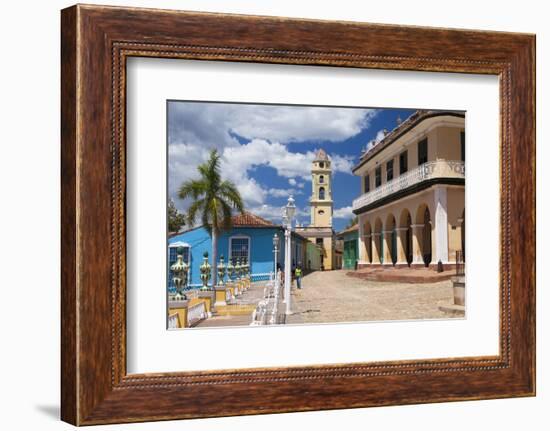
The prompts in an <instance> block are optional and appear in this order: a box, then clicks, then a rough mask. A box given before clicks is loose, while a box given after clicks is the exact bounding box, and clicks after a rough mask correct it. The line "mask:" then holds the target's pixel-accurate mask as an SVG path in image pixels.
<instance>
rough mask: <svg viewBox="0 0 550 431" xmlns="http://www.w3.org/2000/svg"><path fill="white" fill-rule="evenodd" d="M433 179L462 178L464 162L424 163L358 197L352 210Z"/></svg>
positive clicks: (440, 161) (436, 161)
mask: <svg viewBox="0 0 550 431" xmlns="http://www.w3.org/2000/svg"><path fill="white" fill-rule="evenodd" d="M435 178H464V162H461V161H457V160H435V161H432V162H426V163H424V164H422V165H420V166H418V167H416V168H414V169H412V170H410V171H408V172H405V173H404V174H402V175H400V176H399V177H397V178H395V179H393V180H391V181H388V182H387V183H385V184H382V185H381V186H379V187H377V188H375V189H374V190H372V191H370V192H368V193H364V194H363V195H361V196H359V197H358V198H357V199H355V200H354V201H353V205H352V208H353V209H354V210H356V209H359V208H362V207H364V206H367V205H369V204H372V203H373V202H376V201H378V200H380V199H382V198H385V197H386V196H389V195H391V194H393V193H396V192H399V191H401V190H405V189H407V188H408V187H411V186H413V185H415V184H418V183H421V182H422V181H426V180H431V179H435Z"/></svg>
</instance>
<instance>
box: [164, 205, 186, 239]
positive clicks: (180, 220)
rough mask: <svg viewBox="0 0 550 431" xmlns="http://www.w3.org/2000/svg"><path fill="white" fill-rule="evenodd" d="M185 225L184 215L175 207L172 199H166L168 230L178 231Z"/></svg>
mask: <svg viewBox="0 0 550 431" xmlns="http://www.w3.org/2000/svg"><path fill="white" fill-rule="evenodd" d="M183 226H185V215H183V214H182V213H180V212H179V211H178V209H177V208H176V204H175V203H174V200H173V199H170V200H169V201H168V232H179V231H180V229H181V228H182V227H183Z"/></svg>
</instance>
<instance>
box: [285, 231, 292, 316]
mask: <svg viewBox="0 0 550 431" xmlns="http://www.w3.org/2000/svg"><path fill="white" fill-rule="evenodd" d="M291 239H292V235H291V231H290V228H289V227H288V226H287V228H286V229H285V293H284V295H285V297H284V302H285V304H286V310H285V314H286V315H287V316H288V315H289V314H291V312H290V283H291V282H292V278H291V276H290V272H291V270H292V268H291V258H290V254H291V247H292V246H291V242H292V241H291Z"/></svg>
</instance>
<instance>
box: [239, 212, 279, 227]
mask: <svg viewBox="0 0 550 431" xmlns="http://www.w3.org/2000/svg"><path fill="white" fill-rule="evenodd" d="M232 222H233V226H235V227H238V226H239V227H242V226H250V227H256V226H265V227H277V225H275V224H273V223H272V222H270V221H269V220H266V219H264V218H262V217H260V216H257V215H256V214H252V213H249V212H246V211H245V212H244V213H242V214H237V215H234V216H233V217H232Z"/></svg>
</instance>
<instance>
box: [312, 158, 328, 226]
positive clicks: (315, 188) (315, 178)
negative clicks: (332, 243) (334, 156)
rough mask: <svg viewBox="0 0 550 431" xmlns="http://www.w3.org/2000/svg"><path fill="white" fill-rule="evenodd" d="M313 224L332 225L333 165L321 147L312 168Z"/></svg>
mask: <svg viewBox="0 0 550 431" xmlns="http://www.w3.org/2000/svg"><path fill="white" fill-rule="evenodd" d="M311 185H312V192H311V199H310V200H309V204H310V206H311V226H312V227H332V208H333V202H332V167H331V162H330V159H329V158H328V156H327V153H326V152H325V151H324V150H323V149H320V150H319V151H318V152H317V154H316V156H315V160H313V165H312V168H311Z"/></svg>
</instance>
